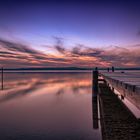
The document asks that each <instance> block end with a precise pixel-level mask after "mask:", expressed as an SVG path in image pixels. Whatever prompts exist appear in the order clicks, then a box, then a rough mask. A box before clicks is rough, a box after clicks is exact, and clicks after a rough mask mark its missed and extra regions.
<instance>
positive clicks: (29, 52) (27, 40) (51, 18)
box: [0, 0, 140, 68]
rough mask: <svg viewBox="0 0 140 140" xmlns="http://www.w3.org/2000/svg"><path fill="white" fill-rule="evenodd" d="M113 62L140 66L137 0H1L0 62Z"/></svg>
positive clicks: (15, 64) (66, 64)
mask: <svg viewBox="0 0 140 140" xmlns="http://www.w3.org/2000/svg"><path fill="white" fill-rule="evenodd" d="M112 65H113V66H115V67H140V1H138V0H112V1H111V0H94V1H92V0H1V1H0V67H2V66H3V67H6V68H15V67H95V66H98V67H109V66H112Z"/></svg>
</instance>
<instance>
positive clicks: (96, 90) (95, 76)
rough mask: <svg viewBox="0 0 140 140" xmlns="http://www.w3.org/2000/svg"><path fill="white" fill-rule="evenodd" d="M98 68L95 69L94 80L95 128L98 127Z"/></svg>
mask: <svg viewBox="0 0 140 140" xmlns="http://www.w3.org/2000/svg"><path fill="white" fill-rule="evenodd" d="M97 94H98V69H97V68H96V69H95V70H94V71H93V80H92V113H93V129H98V128H99V126H98V99H97Z"/></svg>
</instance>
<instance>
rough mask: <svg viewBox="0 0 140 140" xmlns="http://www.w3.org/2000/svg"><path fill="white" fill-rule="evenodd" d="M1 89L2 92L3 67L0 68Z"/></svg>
mask: <svg viewBox="0 0 140 140" xmlns="http://www.w3.org/2000/svg"><path fill="white" fill-rule="evenodd" d="M1 89H2V90H3V67H2V68H1Z"/></svg>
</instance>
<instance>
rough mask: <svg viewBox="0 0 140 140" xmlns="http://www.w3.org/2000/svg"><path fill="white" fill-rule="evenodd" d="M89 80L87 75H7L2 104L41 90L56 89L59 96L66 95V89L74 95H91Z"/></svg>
mask: <svg viewBox="0 0 140 140" xmlns="http://www.w3.org/2000/svg"><path fill="white" fill-rule="evenodd" d="M89 78H90V77H89V74H86V73H84V74H81V73H47V74H44V73H38V74H37V73H36V74H33V73H18V74H15V73H6V74H5V79H4V83H5V86H4V90H3V91H1V95H0V102H3V101H7V100H10V99H13V98H17V97H22V96H25V95H28V94H31V93H33V92H34V91H35V90H38V89H41V88H49V89H50V88H52V89H55V92H56V95H57V96H58V95H60V94H64V93H65V89H66V87H67V88H70V89H71V90H72V91H73V93H74V94H80V93H86V94H87V93H91V92H90V87H91V81H90V79H89ZM85 91H86V92H85Z"/></svg>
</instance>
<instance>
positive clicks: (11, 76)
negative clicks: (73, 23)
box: [0, 72, 101, 140]
mask: <svg viewBox="0 0 140 140" xmlns="http://www.w3.org/2000/svg"><path fill="white" fill-rule="evenodd" d="M91 87H92V75H91V73H87V72H84V73H82V72H65V73H60V72H59V73H57V72H53V73H51V72H50V73H6V74H5V75H4V90H0V140H36V139H37V140H46V139H47V140H100V139H101V134H100V125H99V128H98V129H94V126H93V122H94V121H95V120H93V115H94V112H93V108H94V105H93V103H92V88H91Z"/></svg>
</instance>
